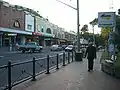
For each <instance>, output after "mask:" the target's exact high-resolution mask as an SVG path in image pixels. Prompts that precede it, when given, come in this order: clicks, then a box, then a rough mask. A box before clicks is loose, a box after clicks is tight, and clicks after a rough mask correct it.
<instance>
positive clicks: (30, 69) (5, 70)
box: [0, 52, 74, 90]
mask: <svg viewBox="0 0 120 90" xmlns="http://www.w3.org/2000/svg"><path fill="white" fill-rule="evenodd" d="M73 61H74V52H67V53H65V52H64V53H60V54H57V55H53V56H50V55H47V57H44V58H35V57H33V59H32V60H29V61H25V62H20V63H14V64H12V62H11V61H8V64H7V65H4V66H0V90H7V89H8V90H12V87H14V86H16V85H18V84H20V83H22V82H25V81H27V80H30V79H31V80H32V81H35V80H36V76H38V75H40V74H42V73H46V74H50V70H52V69H56V70H58V69H59V68H60V67H61V66H65V65H67V64H69V63H70V62H73ZM5 79H6V80H5ZM1 84H2V85H1Z"/></svg>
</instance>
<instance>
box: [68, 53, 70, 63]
mask: <svg viewBox="0 0 120 90" xmlns="http://www.w3.org/2000/svg"><path fill="white" fill-rule="evenodd" d="M69 63H70V52H68V64H69Z"/></svg>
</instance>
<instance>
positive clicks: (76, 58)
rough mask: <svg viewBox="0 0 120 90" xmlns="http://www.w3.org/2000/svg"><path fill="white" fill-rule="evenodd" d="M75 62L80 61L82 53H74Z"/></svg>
mask: <svg viewBox="0 0 120 90" xmlns="http://www.w3.org/2000/svg"><path fill="white" fill-rule="evenodd" d="M75 61H82V52H75Z"/></svg>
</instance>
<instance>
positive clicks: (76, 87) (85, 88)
mask: <svg viewBox="0 0 120 90" xmlns="http://www.w3.org/2000/svg"><path fill="white" fill-rule="evenodd" d="M100 56H101V52H98V59H97V60H96V61H95V65H94V72H87V59H83V62H74V63H71V64H69V65H68V66H65V67H64V68H61V69H60V70H58V71H53V72H52V73H51V74H49V75H46V74H43V75H41V76H39V77H37V81H28V82H25V83H22V84H21V85H18V86H16V87H14V88H13V89H12V90H120V80H117V79H115V78H113V77H111V76H109V75H107V74H105V73H103V72H102V71H101V69H100V64H99V58H100Z"/></svg>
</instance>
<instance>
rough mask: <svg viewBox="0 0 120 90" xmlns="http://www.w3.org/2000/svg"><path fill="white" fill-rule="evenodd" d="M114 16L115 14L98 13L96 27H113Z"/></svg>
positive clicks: (114, 23) (114, 22)
mask: <svg viewBox="0 0 120 90" xmlns="http://www.w3.org/2000/svg"><path fill="white" fill-rule="evenodd" d="M115 25H116V15H115V12H99V13H98V27H115Z"/></svg>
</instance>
